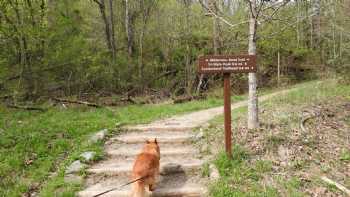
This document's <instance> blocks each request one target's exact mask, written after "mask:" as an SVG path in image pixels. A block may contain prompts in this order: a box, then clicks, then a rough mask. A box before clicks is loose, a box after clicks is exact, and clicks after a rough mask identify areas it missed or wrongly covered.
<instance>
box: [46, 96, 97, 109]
mask: <svg viewBox="0 0 350 197" xmlns="http://www.w3.org/2000/svg"><path fill="white" fill-rule="evenodd" d="M53 100H54V101H57V102H61V103H74V104H80V105H86V106H89V107H96V108H101V107H102V106H101V105H98V104H96V103H89V102H86V101H77V100H69V99H61V98H53Z"/></svg>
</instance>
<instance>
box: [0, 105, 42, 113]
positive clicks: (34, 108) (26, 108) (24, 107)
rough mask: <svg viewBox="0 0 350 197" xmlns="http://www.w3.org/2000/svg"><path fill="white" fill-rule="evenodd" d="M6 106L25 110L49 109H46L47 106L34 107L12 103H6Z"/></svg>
mask: <svg viewBox="0 0 350 197" xmlns="http://www.w3.org/2000/svg"><path fill="white" fill-rule="evenodd" d="M6 106H7V107H8V108H14V109H24V110H28V111H41V112H45V111H47V109H45V108H41V107H33V106H20V105H12V104H8V105H6Z"/></svg>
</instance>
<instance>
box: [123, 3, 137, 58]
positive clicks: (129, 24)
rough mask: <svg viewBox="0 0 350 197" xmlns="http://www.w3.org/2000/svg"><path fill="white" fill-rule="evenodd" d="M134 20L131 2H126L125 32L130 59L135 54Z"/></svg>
mask: <svg viewBox="0 0 350 197" xmlns="http://www.w3.org/2000/svg"><path fill="white" fill-rule="evenodd" d="M134 19H135V12H134V11H133V10H132V9H131V6H130V2H129V0H125V30H126V36H127V45H128V55H129V58H130V57H132V56H133V53H134Z"/></svg>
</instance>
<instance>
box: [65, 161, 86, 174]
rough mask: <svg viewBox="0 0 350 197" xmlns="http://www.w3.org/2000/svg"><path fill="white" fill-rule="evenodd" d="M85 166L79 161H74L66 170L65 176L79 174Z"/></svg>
mask: <svg viewBox="0 0 350 197" xmlns="http://www.w3.org/2000/svg"><path fill="white" fill-rule="evenodd" d="M85 167H86V165H85V164H83V163H81V162H80V161H79V160H77V161H74V162H73V163H72V164H71V165H70V166H68V168H67V169H66V174H73V173H77V172H80V171H81V170H82V169H83V168H85Z"/></svg>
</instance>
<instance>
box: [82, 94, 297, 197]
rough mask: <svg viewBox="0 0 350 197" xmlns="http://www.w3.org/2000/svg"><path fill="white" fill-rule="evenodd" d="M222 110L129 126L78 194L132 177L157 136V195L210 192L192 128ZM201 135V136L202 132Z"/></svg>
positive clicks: (117, 196)
mask: <svg viewBox="0 0 350 197" xmlns="http://www.w3.org/2000/svg"><path fill="white" fill-rule="evenodd" d="M295 89H297V88H294V89H289V90H284V91H279V92H276V93H272V94H269V95H265V96H260V97H259V101H260V102H263V101H265V100H267V99H270V98H273V97H276V96H279V95H282V94H284V93H287V92H290V91H293V90H295ZM246 105H247V101H242V102H237V103H234V104H232V110H234V109H237V108H239V107H243V106H246ZM222 113H223V107H216V108H210V109H206V110H201V111H197V112H192V113H189V114H185V115H179V116H174V117H172V118H167V119H163V120H158V121H155V122H152V123H150V124H143V125H136V126H131V127H127V128H126V129H127V130H128V132H125V133H122V134H120V135H117V136H115V137H112V138H111V139H109V140H108V141H107V142H106V145H105V152H106V155H107V158H106V159H105V160H103V161H101V162H99V163H96V164H94V165H92V166H90V167H89V168H88V169H87V170H86V171H87V173H88V176H87V178H86V180H85V189H84V190H83V191H80V192H79V193H78V194H77V195H78V196H80V197H92V196H94V195H96V194H99V193H102V192H104V191H107V190H109V189H111V188H115V187H118V186H119V185H122V184H124V183H126V182H128V181H129V176H130V172H131V169H132V164H133V162H134V159H135V156H136V155H137V154H138V153H139V151H140V150H141V147H142V146H143V144H144V142H145V140H146V139H152V138H157V139H158V141H159V143H160V150H161V161H160V163H161V176H160V180H159V183H158V185H157V188H156V190H155V191H154V192H153V193H149V194H151V196H155V197H171V196H173V197H175V196H176V197H200V196H206V195H207V187H206V185H207V182H208V180H206V178H203V177H202V176H201V167H202V165H203V164H205V163H206V159H205V158H203V157H201V155H200V152H199V150H197V149H196V148H195V147H194V146H193V145H192V142H193V141H194V140H197V139H198V136H196V134H195V133H194V132H193V129H195V128H198V127H201V126H203V125H204V124H205V123H207V122H208V121H209V120H211V119H213V118H214V117H215V116H217V115H221V114H222ZM199 137H200V136H199ZM130 188H131V186H126V187H123V188H122V189H120V190H115V191H112V192H109V193H107V194H105V195H103V196H104V197H107V196H108V197H127V196H129V191H130Z"/></svg>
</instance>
